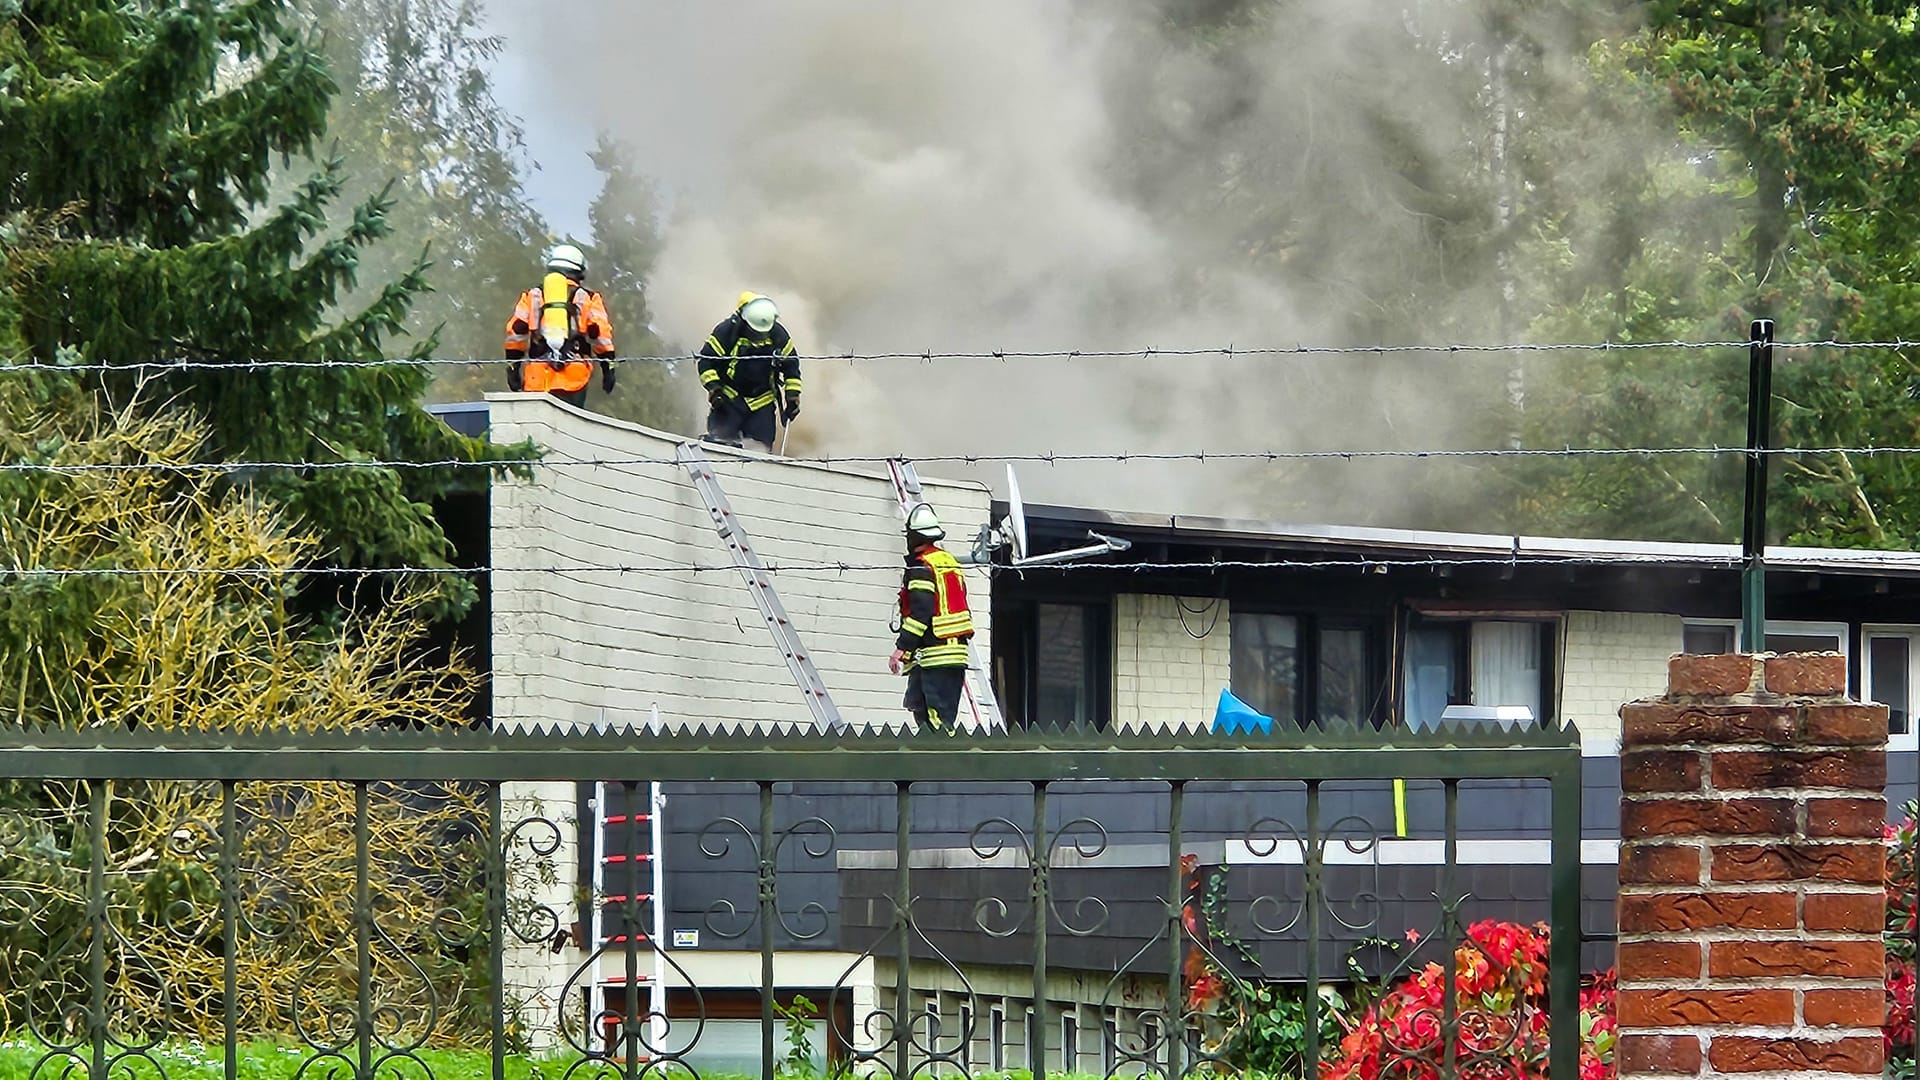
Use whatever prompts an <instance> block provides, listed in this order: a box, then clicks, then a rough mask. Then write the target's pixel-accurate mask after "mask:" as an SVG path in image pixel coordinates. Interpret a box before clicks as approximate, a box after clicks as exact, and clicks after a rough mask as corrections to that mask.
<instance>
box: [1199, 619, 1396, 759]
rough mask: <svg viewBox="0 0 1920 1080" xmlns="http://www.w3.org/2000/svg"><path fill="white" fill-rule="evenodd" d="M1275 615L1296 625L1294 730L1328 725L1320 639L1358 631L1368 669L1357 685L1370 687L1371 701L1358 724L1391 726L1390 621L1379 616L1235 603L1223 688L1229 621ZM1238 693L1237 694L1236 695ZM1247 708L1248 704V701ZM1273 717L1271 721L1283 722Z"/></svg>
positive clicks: (1229, 662) (1230, 678) (1230, 676)
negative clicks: (1327, 634) (1331, 632)
mask: <svg viewBox="0 0 1920 1080" xmlns="http://www.w3.org/2000/svg"><path fill="white" fill-rule="evenodd" d="M1242 615H1246V616H1261V615H1265V616H1276V617H1279V618H1284V619H1292V620H1293V624H1294V633H1295V638H1294V642H1295V644H1294V649H1295V651H1296V652H1298V653H1299V659H1298V661H1297V666H1298V676H1299V684H1298V685H1297V686H1296V687H1295V690H1294V700H1295V702H1296V703H1297V706H1298V708H1297V711H1296V713H1295V715H1294V717H1293V718H1292V720H1291V721H1288V722H1291V723H1292V724H1293V725H1294V727H1295V729H1296V730H1304V729H1305V728H1307V727H1308V726H1309V725H1314V726H1319V725H1323V724H1324V723H1325V722H1326V703H1325V701H1324V700H1323V699H1322V697H1321V685H1320V663H1321V659H1322V656H1321V648H1320V645H1321V641H1320V635H1321V633H1322V632H1324V631H1327V630H1351V631H1358V632H1359V634H1360V635H1361V638H1362V656H1361V661H1362V663H1363V664H1364V665H1365V666H1366V670H1365V671H1364V672H1363V673H1362V674H1361V682H1362V683H1363V684H1364V685H1366V686H1369V687H1372V688H1373V697H1372V700H1370V701H1368V702H1367V709H1368V712H1367V715H1365V716H1363V717H1361V718H1360V721H1359V722H1360V724H1361V725H1362V726H1364V727H1371V728H1374V729H1375V730H1380V729H1383V728H1386V727H1390V726H1392V724H1393V697H1392V694H1393V685H1394V684H1393V682H1391V681H1390V680H1391V678H1392V673H1391V672H1390V671H1389V670H1388V669H1389V668H1390V667H1391V666H1392V662H1391V661H1390V660H1389V659H1388V653H1389V651H1390V649H1389V645H1388V640H1387V638H1388V634H1389V633H1390V624H1391V621H1392V620H1391V619H1388V618H1385V617H1382V616H1380V615H1375V614H1370V613H1367V612H1359V611H1344V610H1343V611H1318V610H1314V609H1311V608H1305V609H1303V608H1290V607H1285V606H1282V605H1277V604H1261V603H1244V604H1241V603H1236V604H1232V605H1230V606H1229V608H1228V610H1227V636H1228V647H1227V651H1228V658H1227V687H1228V689H1229V690H1232V689H1233V657H1232V652H1233V646H1232V642H1233V640H1234V639H1235V637H1236V636H1237V635H1235V634H1234V632H1233V620H1234V619H1235V618H1237V617H1239V616H1242ZM1234 693H1235V694H1236V695H1237V694H1238V691H1234ZM1249 704H1251V703H1249ZM1283 719H1284V718H1282V717H1278V716H1276V717H1274V718H1273V720H1274V723H1276V724H1278V723H1281V722H1282V721H1283Z"/></svg>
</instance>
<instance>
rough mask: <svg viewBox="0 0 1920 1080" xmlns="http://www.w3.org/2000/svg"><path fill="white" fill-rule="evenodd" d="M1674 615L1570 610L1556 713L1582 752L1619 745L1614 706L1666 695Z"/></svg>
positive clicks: (1676, 624) (1674, 646) (1676, 641)
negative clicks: (1575, 730)
mask: <svg viewBox="0 0 1920 1080" xmlns="http://www.w3.org/2000/svg"><path fill="white" fill-rule="evenodd" d="M1680 640H1681V638H1680V617H1679V616H1678V615H1647V614H1637V613H1624V612H1610V611H1570V612H1568V613H1567V617H1566V638H1565V641H1564V643H1563V646H1562V652H1561V656H1562V660H1561V682H1560V715H1561V717H1562V719H1564V720H1566V721H1568V722H1570V723H1572V724H1575V725H1576V726H1578V727H1579V728H1580V733H1581V735H1582V744H1583V746H1584V748H1585V750H1586V752H1587V753H1588V754H1590V755H1591V754H1595V753H1601V754H1611V753H1616V752H1618V750H1619V745H1620V706H1621V705H1623V704H1625V703H1626V702H1629V701H1633V700H1636V699H1638V698H1643V697H1657V696H1659V695H1660V694H1663V693H1665V692H1666V687H1667V658H1668V657H1669V656H1672V655H1673V654H1674V653H1677V652H1679V651H1680Z"/></svg>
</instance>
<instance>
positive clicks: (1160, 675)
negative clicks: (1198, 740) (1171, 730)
mask: <svg viewBox="0 0 1920 1080" xmlns="http://www.w3.org/2000/svg"><path fill="white" fill-rule="evenodd" d="M1177 604H1184V605H1185V607H1186V612H1185V619H1186V623H1185V625H1184V626H1183V625H1182V624H1181V618H1182V612H1181V610H1180V608H1179V607H1178V606H1176V605H1177ZM1196 612H1198V614H1195V613H1196ZM1230 615H1231V612H1230V611H1229V610H1228V606H1227V602H1226V601H1225V600H1222V599H1219V598H1216V597H1184V598H1181V599H1180V600H1178V601H1176V600H1175V598H1174V597H1171V596H1145V595H1134V594H1127V595H1122V596H1119V597H1116V598H1115V599H1114V605H1113V644H1114V657H1113V674H1114V687H1113V718H1114V724H1115V726H1116V727H1119V728H1122V729H1125V728H1132V727H1139V726H1142V725H1149V724H1150V725H1154V726H1161V725H1168V724H1174V725H1181V726H1185V727H1192V728H1206V727H1208V726H1210V725H1211V724H1212V723H1213V713H1214V709H1215V707H1216V706H1218V704H1219V702H1220V691H1221V690H1223V689H1225V688H1226V687H1227V685H1228V683H1229V681H1230V680H1231V679H1232V677H1233V654H1232V651H1231V643H1232V636H1231V635H1232V629H1231V626H1230V625H1229V624H1230V623H1231V619H1230V617H1229V616H1230ZM1216 616H1218V617H1217V618H1216ZM1190 631H1191V632H1190ZM1202 632H1204V634H1203V636H1201V637H1198V638H1196V637H1194V634H1201V633H1202Z"/></svg>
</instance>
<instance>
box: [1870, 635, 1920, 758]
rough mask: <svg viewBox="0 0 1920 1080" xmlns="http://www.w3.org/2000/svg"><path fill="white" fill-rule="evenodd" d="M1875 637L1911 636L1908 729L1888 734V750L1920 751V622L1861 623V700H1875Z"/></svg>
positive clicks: (1908, 648) (1908, 677)
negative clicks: (1918, 686)
mask: <svg viewBox="0 0 1920 1080" xmlns="http://www.w3.org/2000/svg"><path fill="white" fill-rule="evenodd" d="M1875 637H1903V638H1906V639H1907V730H1905V731H1903V732H1900V733H1898V734H1895V733H1893V732H1891V731H1889V732H1888V733H1887V749H1889V750H1920V722H1916V718H1915V716H1914V711H1915V710H1914V706H1915V704H1916V702H1915V700H1914V699H1915V696H1916V695H1915V693H1914V689H1915V682H1916V681H1917V680H1916V676H1917V675H1920V669H1916V664H1920V624H1916V623H1861V624H1860V688H1859V691H1858V692H1857V693H1856V694H1855V695H1854V697H1855V698H1857V699H1858V700H1860V701H1866V702H1871V701H1872V700H1873V699H1872V697H1871V694H1872V690H1873V648H1872V639H1873V638H1875Z"/></svg>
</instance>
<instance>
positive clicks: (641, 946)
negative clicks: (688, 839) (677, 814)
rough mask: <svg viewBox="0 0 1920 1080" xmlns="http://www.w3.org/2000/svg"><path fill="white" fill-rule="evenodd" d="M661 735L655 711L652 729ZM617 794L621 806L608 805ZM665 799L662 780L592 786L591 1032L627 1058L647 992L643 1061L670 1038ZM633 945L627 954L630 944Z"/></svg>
mask: <svg viewBox="0 0 1920 1080" xmlns="http://www.w3.org/2000/svg"><path fill="white" fill-rule="evenodd" d="M659 729H660V714H659V711H658V710H657V709H656V710H655V711H654V713H653V718H652V722H651V723H650V724H649V725H648V730H650V731H658V730H659ZM615 792H617V793H618V795H619V800H618V802H617V803H614V802H610V801H609V799H610V798H611V797H612V795H613V794H614V793H615ZM666 806H667V797H666V795H665V794H663V793H662V792H661V788H660V783H659V781H654V782H652V783H648V784H609V783H607V782H606V781H604V780H602V781H599V782H597V783H596V784H594V787H593V818H594V831H593V843H594V856H595V857H594V860H593V882H592V886H591V889H592V891H591V894H590V895H591V901H592V911H591V920H592V927H591V930H590V932H591V934H592V939H593V944H592V946H591V948H592V949H593V954H592V956H593V960H592V964H593V975H592V989H591V991H590V994H591V997H590V998H589V1005H588V1027H589V1029H592V1028H598V1029H599V1030H600V1033H601V1038H602V1040H604V1042H605V1043H606V1050H607V1052H608V1053H609V1054H612V1055H614V1056H616V1057H621V1056H624V1055H625V1053H626V1046H625V1043H624V1040H623V1039H621V1037H620V1022H621V1018H622V1017H624V1016H625V1015H626V1013H627V1007H628V1004H627V1003H628V1001H629V1000H630V996H631V995H634V994H637V993H639V992H640V991H641V990H642V989H645V991H646V994H647V998H646V1007H645V1009H644V1010H643V1011H642V1012H641V1013H640V1014H639V1015H641V1016H643V1017H645V1018H646V1029H647V1034H646V1037H645V1041H644V1042H643V1043H641V1044H639V1045H638V1047H637V1050H638V1056H639V1057H641V1058H643V1059H651V1058H653V1057H657V1056H658V1055H659V1054H660V1052H661V1051H662V1050H664V1049H665V1047H664V1046H663V1045H662V1044H663V1043H664V1041H665V1040H666V1037H667V985H666V978H667V954H666V951H665V949H666V941H665V935H666V927H667V906H666V860H665V859H664V858H662V857H661V856H662V854H663V853H664V851H665V845H664V844H663V843H662V839H663V836H664V830H663V828H662V815H663V813H664V812H665V810H666ZM630 941H631V942H632V945H633V947H632V948H629V947H628V943H629V942H630Z"/></svg>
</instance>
